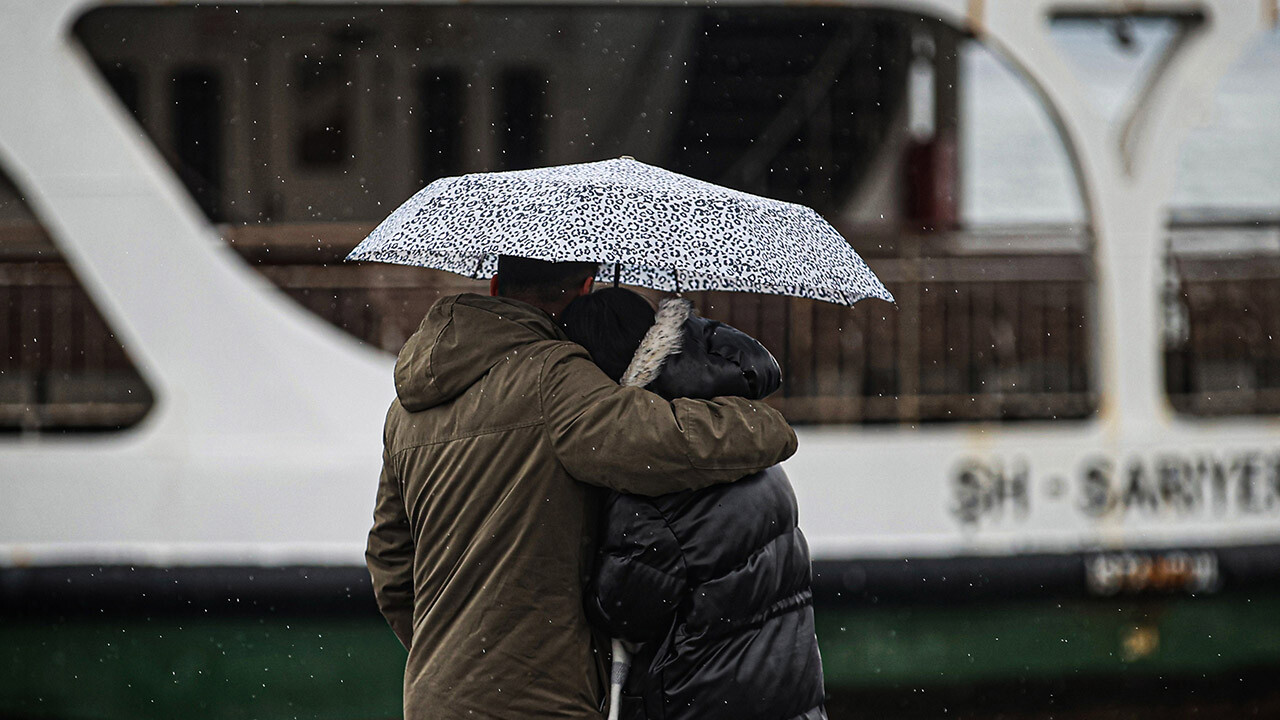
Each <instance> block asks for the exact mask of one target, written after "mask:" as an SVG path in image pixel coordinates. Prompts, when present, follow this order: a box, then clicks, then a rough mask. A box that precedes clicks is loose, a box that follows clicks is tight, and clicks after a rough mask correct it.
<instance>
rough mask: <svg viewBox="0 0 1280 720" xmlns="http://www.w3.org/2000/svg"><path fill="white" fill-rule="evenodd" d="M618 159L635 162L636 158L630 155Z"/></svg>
mask: <svg viewBox="0 0 1280 720" xmlns="http://www.w3.org/2000/svg"><path fill="white" fill-rule="evenodd" d="M618 159H619V160H635V158H633V157H631V156H630V155H623V156H622V157H620V158H618Z"/></svg>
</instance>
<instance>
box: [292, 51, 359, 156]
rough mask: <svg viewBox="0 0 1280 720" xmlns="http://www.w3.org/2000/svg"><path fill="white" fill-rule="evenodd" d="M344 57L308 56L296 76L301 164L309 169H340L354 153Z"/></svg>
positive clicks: (296, 108) (295, 101)
mask: <svg viewBox="0 0 1280 720" xmlns="http://www.w3.org/2000/svg"><path fill="white" fill-rule="evenodd" d="M347 80H348V75H347V63H346V62H345V61H344V60H343V59H342V58H340V57H307V58H306V59H304V60H302V61H301V62H299V63H298V66H297V72H296V75H295V77H294V107H295V112H296V115H295V117H296V118H297V122H298V128H297V157H298V163H299V165H301V166H302V167H304V168H308V169H316V170H319V169H326V168H338V167H342V165H343V164H344V163H345V162H346V160H347V156H348V154H349V153H350V145H349V141H348V139H349V136H350V114H351V105H350V95H351V93H350V90H349V87H350V86H349V85H348V83H347Z"/></svg>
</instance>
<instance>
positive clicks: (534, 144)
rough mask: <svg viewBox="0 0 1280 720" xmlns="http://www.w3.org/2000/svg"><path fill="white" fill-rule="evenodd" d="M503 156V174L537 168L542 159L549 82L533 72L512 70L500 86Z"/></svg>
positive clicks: (501, 160) (501, 159) (531, 69)
mask: <svg viewBox="0 0 1280 720" xmlns="http://www.w3.org/2000/svg"><path fill="white" fill-rule="evenodd" d="M499 87H500V96H499V103H500V104H501V107H502V111H501V114H500V117H501V120H502V122H501V124H500V125H499V128H500V130H499V133H500V135H501V148H502V156H501V158H500V159H499V166H500V167H501V168H502V169H504V170H521V169H525V168H531V167H536V166H537V165H539V164H540V161H541V159H542V155H543V152H542V151H543V146H544V143H545V139H544V138H543V132H544V130H543V125H544V123H543V113H545V112H546V95H547V79H546V77H545V76H544V75H543V74H542V73H541V72H539V71H538V70H535V69H533V68H511V69H508V70H506V71H504V72H503V73H502V78H501V81H500V82H499Z"/></svg>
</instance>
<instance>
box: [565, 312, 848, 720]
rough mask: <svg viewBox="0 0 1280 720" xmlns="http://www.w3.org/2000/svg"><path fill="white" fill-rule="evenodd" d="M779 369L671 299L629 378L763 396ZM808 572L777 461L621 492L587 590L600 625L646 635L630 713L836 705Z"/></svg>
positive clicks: (665, 387) (771, 711)
mask: <svg viewBox="0 0 1280 720" xmlns="http://www.w3.org/2000/svg"><path fill="white" fill-rule="evenodd" d="M779 375H780V372H779V369H778V365H777V362H776V361H775V360H774V359H773V357H772V356H771V355H770V354H769V352H768V351H767V350H765V348H764V347H763V346H762V345H760V344H759V343H758V342H756V341H755V340H754V339H752V338H751V337H750V336H748V335H746V334H744V333H741V332H739V331H737V330H735V329H734V328H732V327H729V326H727V325H723V324H720V323H717V322H714V321H710V320H706V319H703V318H699V317H697V316H694V315H692V313H691V312H690V310H689V306H688V304H687V303H686V302H685V301H677V302H672V301H668V302H667V303H664V305H663V307H662V308H661V309H660V310H659V312H658V317H657V321H656V323H655V325H654V328H653V329H652V330H650V332H649V334H648V335H647V336H646V337H645V341H644V342H643V343H642V344H641V347H640V349H639V351H637V353H636V359H635V360H634V361H633V363H632V365H631V367H630V368H628V371H627V374H626V375H625V376H624V377H623V384H624V385H626V384H637V385H643V386H646V387H648V388H649V389H650V390H653V391H655V392H657V393H658V394H660V395H664V396H667V397H702V398H706V397H713V396H717V395H742V396H747V397H753V398H760V397H764V396H765V395H768V394H769V393H771V392H773V391H774V390H775V389H777V387H778V384H779ZM811 577H812V576H811V570H810V562H809V548H808V545H807V544H806V543H805V539H804V535H803V534H801V532H800V528H799V527H798V526H797V511H796V499H795V495H794V493H793V492H792V489H791V484H790V482H789V481H788V480H787V476H786V474H785V473H783V471H782V468H780V467H777V466H775V467H772V468H769V469H767V470H764V471H762V472H758V473H756V474H754V475H752V476H750V477H747V478H744V479H742V480H740V481H738V482H736V483H733V484H730V485H719V486H715V487H712V488H709V489H706V490H700V491H696V492H683V493H676V494H672V495H665V496H661V497H657V498H645V497H639V496H635V495H623V494H614V495H613V496H612V497H611V498H610V500H609V501H608V504H607V509H606V515H605V522H604V527H603V528H602V531H601V538H600V555H599V558H598V565H597V569H596V573H595V576H594V579H593V580H592V582H591V584H590V586H589V587H588V590H587V597H586V603H587V614H588V617H589V618H591V619H592V620H593V621H594V622H595V623H596V624H597V625H598V627H600V628H601V629H602V630H604V631H605V632H608V633H610V634H612V635H613V636H614V637H621V638H623V639H625V640H628V641H631V642H634V643H640V647H639V649H638V650H637V652H636V655H635V656H634V658H633V660H632V666H631V671H630V673H629V674H628V676H627V682H626V685H625V686H624V691H623V701H622V708H621V709H622V712H621V717H623V718H632V719H636V718H649V719H650V720H657V719H659V718H661V719H663V720H685V719H686V718H688V719H690V720H692V719H694V718H696V719H698V720H719V719H721V718H723V719H724V720H793V719H803V720H817V719H824V718H826V712H825V710H824V709H823V684H822V660H821V658H820V657H819V656H818V644H817V639H816V637H815V636H814V626H813V608H812V591H811V589H810V584H811Z"/></svg>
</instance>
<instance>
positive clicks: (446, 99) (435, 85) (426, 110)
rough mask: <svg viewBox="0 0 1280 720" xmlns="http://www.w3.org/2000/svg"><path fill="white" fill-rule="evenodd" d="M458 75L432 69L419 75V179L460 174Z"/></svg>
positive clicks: (453, 70) (460, 92) (462, 99)
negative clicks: (420, 172)
mask: <svg viewBox="0 0 1280 720" xmlns="http://www.w3.org/2000/svg"><path fill="white" fill-rule="evenodd" d="M463 91H464V86H463V83H462V74H461V73H460V72H458V70H457V69H456V68H433V69H430V70H427V71H426V72H424V73H423V74H422V85H421V95H420V97H421V99H422V109H421V113H422V120H421V122H422V131H421V134H420V135H419V138H420V141H421V143H422V145H421V147H422V180H421V182H422V183H423V184H425V183H427V182H430V181H432V180H435V179H436V178H441V177H449V176H451V175H457V174H459V173H461V172H462V126H463V108H464V102H465V100H466V97H465V95H464V94H463Z"/></svg>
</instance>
